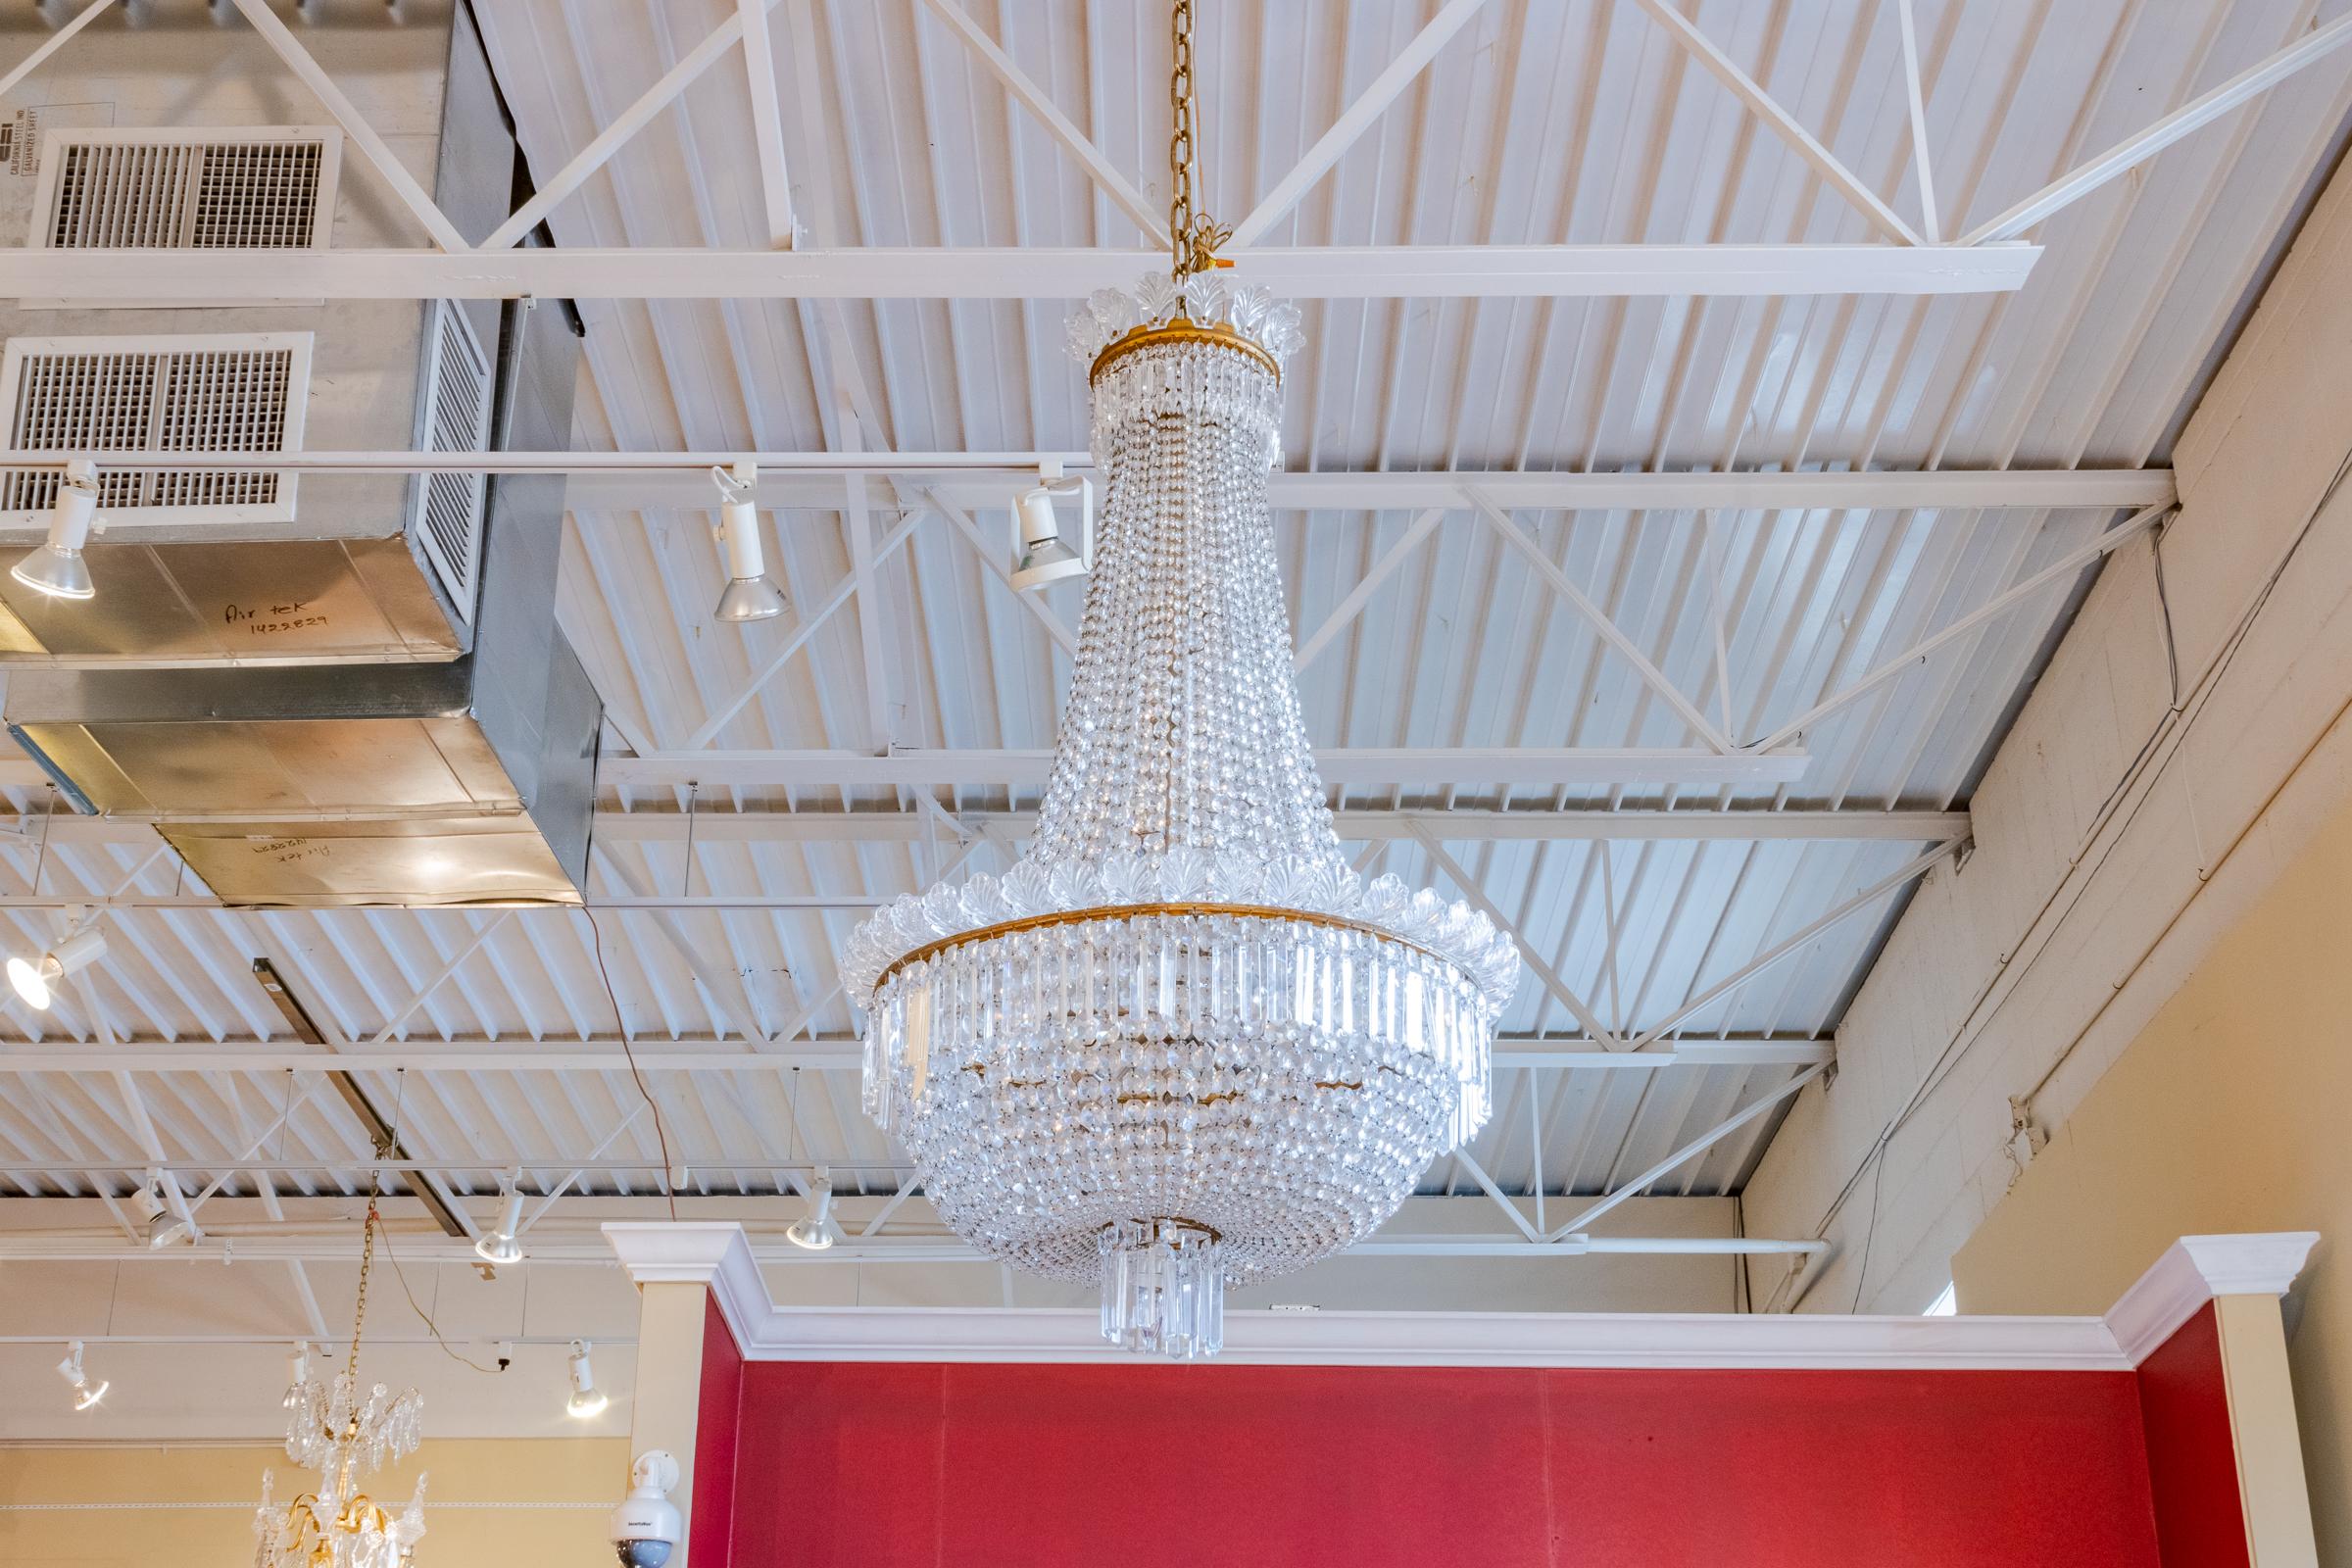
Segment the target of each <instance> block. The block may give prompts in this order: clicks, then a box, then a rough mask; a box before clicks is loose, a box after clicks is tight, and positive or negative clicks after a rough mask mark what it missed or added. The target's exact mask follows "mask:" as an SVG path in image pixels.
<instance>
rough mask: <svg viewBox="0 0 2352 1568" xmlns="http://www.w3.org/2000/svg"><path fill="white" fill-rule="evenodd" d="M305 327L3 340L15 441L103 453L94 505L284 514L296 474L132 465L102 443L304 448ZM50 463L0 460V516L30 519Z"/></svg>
mask: <svg viewBox="0 0 2352 1568" xmlns="http://www.w3.org/2000/svg"><path fill="white" fill-rule="evenodd" d="M310 372H311V335H310V334H309V333H308V332H270V333H246V334H239V335H209V334H208V335H189V336H155V337H56V338H11V339H10V340H9V343H8V348H7V352H6V354H5V356H0V406H4V407H5V408H6V410H7V414H8V436H9V445H10V446H11V447H12V448H13V449H14V450H16V451H19V452H61V453H73V454H77V455H82V456H87V457H92V458H96V459H97V460H98V462H99V473H98V484H99V496H98V506H99V510H100V513H101V515H106V514H130V515H132V517H134V518H135V519H136V520H140V521H147V522H163V521H172V520H178V519H182V518H184V519H186V520H191V521H192V520H199V519H206V520H213V521H239V522H289V521H292V520H293V517H294V476H293V475H292V474H288V473H275V472H270V471H267V470H258V471H244V472H239V471H236V470H233V469H213V470H205V469H200V468H198V469H163V468H131V467H123V466H115V465H109V464H108V463H107V462H106V454H107V453H109V452H282V451H286V450H289V449H291V448H294V447H297V446H299V445H300V444H301V433H302V412H303V405H304V403H305V401H306V399H307V396H308V392H309V386H310ZM56 490H57V473H56V471H55V470H54V469H46V470H44V469H34V468H10V469H0V514H14V515H15V518H14V520H20V521H30V520H34V519H35V518H37V517H39V516H40V515H44V514H46V512H47V511H48V508H49V503H50V499H51V498H52V497H53V496H54V495H55V494H56Z"/></svg>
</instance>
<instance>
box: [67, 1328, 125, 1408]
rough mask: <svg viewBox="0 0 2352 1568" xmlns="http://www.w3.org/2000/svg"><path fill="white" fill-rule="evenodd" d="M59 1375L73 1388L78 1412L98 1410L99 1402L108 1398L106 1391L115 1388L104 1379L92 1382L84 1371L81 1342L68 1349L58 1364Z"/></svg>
mask: <svg viewBox="0 0 2352 1568" xmlns="http://www.w3.org/2000/svg"><path fill="white" fill-rule="evenodd" d="M57 1375H58V1376H59V1377H62V1378H64V1379H65V1380H66V1382H67V1383H69V1384H71V1385H72V1386H73V1408H74V1409H75V1410H76V1411H80V1410H91V1409H95V1408H97V1405H98V1401H99V1400H100V1399H103V1398H105V1397H106V1391H107V1390H109V1389H111V1388H113V1387H114V1385H113V1384H112V1383H109V1382H107V1381H105V1380H104V1379H101V1380H99V1381H98V1382H96V1383H92V1382H91V1381H90V1375H89V1373H87V1372H85V1371H83V1370H82V1365H81V1342H80V1341H79V1340H75V1341H73V1343H72V1344H70V1345H68V1346H67V1347H66V1358H65V1359H64V1360H63V1361H60V1362H58V1363H57Z"/></svg>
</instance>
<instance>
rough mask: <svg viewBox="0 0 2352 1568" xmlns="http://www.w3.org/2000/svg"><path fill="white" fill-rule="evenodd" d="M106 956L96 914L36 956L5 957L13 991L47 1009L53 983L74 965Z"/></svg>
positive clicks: (83, 965) (82, 966)
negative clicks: (46, 950) (45, 951)
mask: <svg viewBox="0 0 2352 1568" xmlns="http://www.w3.org/2000/svg"><path fill="white" fill-rule="evenodd" d="M104 956H106V933H105V932H103V931H101V930H99V929H98V918H97V916H96V915H92V916H91V917H90V918H89V919H88V920H86V921H84V922H83V923H82V924H81V925H79V926H77V927H75V928H74V929H73V930H72V931H70V932H68V933H67V934H66V935H65V936H63V937H61V938H59V939H58V943H57V946H55V947H53V948H51V949H50V950H49V951H48V952H47V953H44V954H42V955H41V956H39V957H38V958H11V959H9V960H8V983H9V984H10V985H12V986H14V987H16V990H17V995H18V996H20V997H23V998H24V999H25V1005H27V1006H31V1007H38V1008H39V1009H40V1010H41V1011H43V1012H47V1011H48V1010H49V1004H50V1003H52V1002H53V1001H55V1000H56V995H55V992H56V987H57V983H58V982H59V981H61V980H63V979H65V977H66V976H68V975H70V974H72V973H73V972H74V971H75V970H76V969H86V968H88V967H89V966H90V965H91V964H93V963H95V962H97V961H98V960H99V959H100V958H102V957H104Z"/></svg>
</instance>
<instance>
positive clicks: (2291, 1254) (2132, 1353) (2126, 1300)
mask: <svg viewBox="0 0 2352 1568" xmlns="http://www.w3.org/2000/svg"><path fill="white" fill-rule="evenodd" d="M2319 1240H2320V1233H2319V1232H2318V1231H2272V1232H2257V1233H2254V1234H2250V1235H2245V1236H2183V1237H2181V1238H2180V1240H2179V1241H2177V1242H2175V1243H2174V1244H2173V1245H2172V1246H2171V1247H2169V1248H2166V1249H2165V1252H2164V1255H2163V1256H2162V1257H2160V1258H2158V1259H2157V1260H2156V1262H2155V1266H2154V1267H2152V1268H2150V1269H2149V1270H2148V1271H2147V1272H2146V1273H2145V1274H2142V1275H2141V1276H2140V1277H2139V1280H2138V1282H2137V1283H2136V1284H2134V1285H2133V1286H2132V1287H2131V1289H2130V1290H2128V1291H2126V1292H2125V1293H2124V1294H2123V1298H2122V1299H2120V1300H2118V1301H2117V1302H2116V1303H2115V1305H2113V1306H2111V1307H2109V1308H2108V1309H2107V1318H2106V1322H2107V1328H2108V1330H2109V1332H2110V1333H2112V1334H2113V1335H2114V1336H2115V1343H2116V1345H2117V1346H2118V1347H2119V1348H2121V1349H2122V1350H2123V1352H2124V1354H2125V1355H2127V1356H2129V1357H2130V1358H2131V1364H2132V1365H2133V1366H2137V1365H2138V1364H2139V1363H2140V1362H2142V1361H2144V1360H2146V1359H2147V1358H2148V1356H2149V1354H2150V1353H2151V1352H2152V1351H2154V1350H2155V1349H2156V1348H2157V1347H2159V1346H2161V1345H2162V1344H2164V1342H2165V1341H2167V1340H2169V1339H2171V1338H2172V1337H2173V1335H2174V1334H2175V1333H2177V1332H2179V1330H2180V1325H2181V1324H2183V1323H2186V1322H2187V1321H2188V1320H2189V1319H2190V1318H2192V1317H2194V1316H2196V1315H2197V1312H2198V1310H2199V1309H2200V1308H2202V1307H2203V1306H2204V1305H2205V1303H2206V1302H2207V1301H2210V1300H2212V1299H2214V1298H2215V1297H2218V1296H2284V1295H2285V1294H2286V1292H2287V1289H2288V1287H2290V1286H2292V1285H2293V1284H2294V1283H2295V1277H2296V1276H2297V1275H2299V1274H2301V1273H2302V1272H2303V1265H2304V1263H2305V1261H2306V1260H2308V1259H2309V1258H2310V1256H2311V1250H2312V1248H2314V1247H2315V1246H2317V1245H2318V1244H2319Z"/></svg>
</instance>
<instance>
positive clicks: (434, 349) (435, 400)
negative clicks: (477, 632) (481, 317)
mask: <svg viewBox="0 0 2352 1568" xmlns="http://www.w3.org/2000/svg"><path fill="white" fill-rule="evenodd" d="M425 333H426V344H425V351H426V355H427V361H426V366H425V381H424V385H425V408H424V432H423V434H424V447H425V450H426V451H428V452H480V451H482V450H484V449H485V448H487V447H488V446H489V444H490V361H489V358H488V356H486V355H484V354H483V353H482V344H481V340H480V339H479V338H478V337H476V336H475V335H474V331H473V323H472V322H470V321H468V320H466V312H465V311H464V310H463V309H462V308H461V307H459V306H458V305H456V304H455V303H453V302H451V301H449V300H435V301H434V302H433V308H432V319H431V320H430V322H429V323H428V324H427V326H426V328H425ZM484 489H485V480H484V479H483V476H482V475H480V474H478V473H429V474H426V475H424V477H423V478H422V479H421V480H420V481H419V482H418V484H417V529H416V533H417V541H418V542H419V543H420V544H421V545H422V546H423V548H424V555H425V559H426V560H427V561H429V562H431V563H432V566H433V573H434V575H435V576H437V577H438V578H439V579H440V582H441V589H442V591H443V592H444V593H446V594H448V595H449V598H450V602H451V603H452V604H454V605H455V606H457V610H458V613H459V614H460V615H461V616H463V617H464V618H465V619H466V621H467V622H468V623H471V621H472V619H473V601H474V578H475V574H476V573H477V571H478V570H479V568H480V566H481V560H482V501H483V492H484Z"/></svg>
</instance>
